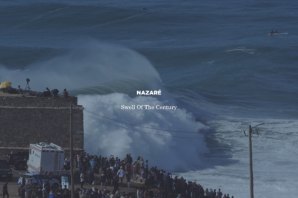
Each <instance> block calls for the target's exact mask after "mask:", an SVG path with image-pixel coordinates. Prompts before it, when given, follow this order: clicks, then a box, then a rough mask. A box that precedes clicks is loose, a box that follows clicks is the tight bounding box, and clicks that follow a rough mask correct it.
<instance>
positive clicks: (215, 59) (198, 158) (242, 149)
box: [0, 0, 298, 198]
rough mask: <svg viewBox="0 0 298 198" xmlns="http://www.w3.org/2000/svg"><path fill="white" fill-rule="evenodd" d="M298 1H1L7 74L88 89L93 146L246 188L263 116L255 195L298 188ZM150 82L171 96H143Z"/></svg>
mask: <svg viewBox="0 0 298 198" xmlns="http://www.w3.org/2000/svg"><path fill="white" fill-rule="evenodd" d="M297 9H298V2H297V1H292V0H285V1H277V0H272V1H256V0H251V1H244V0H238V1H235V0H226V1H197V0H187V1H178V0H171V1H169V0H159V1H157V0H150V1H148V0H147V1H145V0H140V1H128V0H101V1H95V0H85V1H79V0H72V1H70V0H59V1H58V0H57V1H54V0H47V1H42V0H32V1H26V2H25V1H20V0H10V1H1V2H0V29H1V31H0V81H4V80H10V81H12V83H13V86H15V87H17V85H21V87H24V86H25V79H26V78H30V79H31V81H30V86H31V88H32V89H34V90H40V91H42V90H45V88H46V87H49V88H51V89H54V88H58V89H60V90H62V89H64V88H67V89H68V90H69V91H70V92H71V93H72V94H74V95H77V96H78V98H79V103H80V104H82V105H84V107H85V111H84V119H85V148H86V150H87V151H88V152H90V153H93V154H102V155H111V154H112V155H117V156H124V155H125V154H126V153H132V155H133V156H134V157H137V156H138V155H142V156H144V158H146V159H149V164H150V165H158V166H159V167H161V168H164V169H166V170H169V171H172V172H174V173H175V174H176V175H179V176H183V177H185V178H187V179H188V180H191V181H196V182H198V183H200V184H202V185H203V186H204V188H216V189H218V188H221V189H222V191H223V192H225V193H229V194H230V195H234V197H238V198H244V197H249V172H248V165H249V162H248V139H247V137H246V136H245V135H244V131H246V133H247V130H248V126H249V125H252V126H255V125H258V124H261V123H263V124H262V125H260V126H259V127H258V128H257V130H258V132H259V135H255V136H254V137H253V158H254V175H255V197H262V198H280V197H287V198H294V197H296V196H297V194H298V188H297V184H298V169H297V167H298V158H297V155H298V149H297V144H298V131H297V128H298V121H297V117H298V108H297V107H298V86H297V85H298V66H297V63H298V51H297V49H298V46H297V43H298V23H297V21H298V20H297V19H298V12H297ZM271 31H277V32H278V34H275V35H273V36H270V34H269V33H270V32H271ZM142 89H150V90H151V89H153V90H154V89H161V90H162V96H154V97H148V96H146V97H140V96H138V97H137V96H136V95H135V91H136V90H142ZM122 104H125V105H126V104H127V105H129V104H139V105H142V104H150V105H156V104H159V105H177V106H178V109H177V110H176V111H144V110H138V111H123V110H121V109H120V106H121V105H122Z"/></svg>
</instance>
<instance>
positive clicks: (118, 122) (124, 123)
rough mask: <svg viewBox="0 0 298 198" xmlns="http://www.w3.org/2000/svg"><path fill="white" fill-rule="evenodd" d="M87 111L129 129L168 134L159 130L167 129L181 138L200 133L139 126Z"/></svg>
mask: <svg viewBox="0 0 298 198" xmlns="http://www.w3.org/2000/svg"><path fill="white" fill-rule="evenodd" d="M85 111H86V112H87V113H89V114H90V115H91V116H93V117H95V118H98V119H105V120H109V121H111V122H113V123H116V124H117V125H119V126H120V127H122V128H124V129H128V130H136V129H135V128H136V127H137V128H141V129H151V130H155V131H150V132H149V131H142V132H144V133H151V134H152V133H154V134H157V135H168V134H165V133H162V132H158V131H166V132H170V133H171V136H174V137H179V138H194V135H198V134H199V133H198V132H197V133H196V132H189V131H188V132H187V133H181V132H182V130H168V129H160V128H152V127H145V126H137V125H136V124H133V123H128V122H124V121H122V120H118V119H113V118H110V117H107V116H103V115H99V114H97V113H95V112H92V111H89V110H86V109H85ZM127 125H128V126H131V127H133V128H129V127H127ZM137 131H140V130H137ZM177 131H181V132H180V133H179V132H177ZM173 133H174V134H178V135H182V134H183V135H192V136H177V135H173Z"/></svg>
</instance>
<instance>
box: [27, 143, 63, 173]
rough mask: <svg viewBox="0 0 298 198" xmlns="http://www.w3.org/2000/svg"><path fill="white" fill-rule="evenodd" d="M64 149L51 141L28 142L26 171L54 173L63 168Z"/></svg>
mask: <svg viewBox="0 0 298 198" xmlns="http://www.w3.org/2000/svg"><path fill="white" fill-rule="evenodd" d="M63 165H64V150H63V149H62V148H61V147H60V146H58V145H56V144H53V143H50V144H48V143H44V142H40V143H37V144H30V149H29V159H28V161H27V166H28V172H30V173H35V174H51V173H53V174H56V173H59V172H60V171H62V170H63Z"/></svg>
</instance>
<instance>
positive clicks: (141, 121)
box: [79, 93, 206, 170]
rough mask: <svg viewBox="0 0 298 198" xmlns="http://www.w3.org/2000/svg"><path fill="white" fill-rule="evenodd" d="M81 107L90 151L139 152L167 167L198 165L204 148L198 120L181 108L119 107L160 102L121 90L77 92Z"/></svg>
mask: <svg viewBox="0 0 298 198" xmlns="http://www.w3.org/2000/svg"><path fill="white" fill-rule="evenodd" d="M79 103H80V104H82V105H83V106H84V107H85V113H84V123H85V148H86V150H87V151H88V152H90V153H94V154H102V155H110V154H114V155H117V156H120V157H124V156H125V154H127V153H131V154H132V155H133V156H134V157H136V156H138V155H142V156H144V157H145V158H147V159H148V160H149V162H150V164H151V165H158V166H160V167H162V168H166V169H167V170H190V169H195V168H197V167H199V166H200V163H201V162H200V159H199V158H200V156H201V155H202V154H203V153H204V152H206V147H205V143H204V137H203V135H202V134H200V133H199V132H200V130H202V129H206V126H204V125H203V124H202V123H199V122H196V121H195V119H194V117H193V116H192V115H191V114H190V113H188V112H186V111H185V110H184V109H183V108H179V109H177V110H175V111H172V110H168V111H166V110H160V111H158V110H153V111H149V110H121V108H120V106H121V105H122V104H125V105H132V104H135V105H138V104H149V105H162V104H163V102H161V101H159V100H157V99H156V98H153V97H141V96H139V97H136V98H131V97H129V96H127V95H125V94H120V93H114V94H109V95H102V96H100V95H94V96H86V95H85V96H79Z"/></svg>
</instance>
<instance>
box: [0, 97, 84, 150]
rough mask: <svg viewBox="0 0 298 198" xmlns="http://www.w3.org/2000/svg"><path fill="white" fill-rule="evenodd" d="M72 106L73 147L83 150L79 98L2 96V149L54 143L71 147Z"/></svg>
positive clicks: (0, 99)
mask: <svg viewBox="0 0 298 198" xmlns="http://www.w3.org/2000/svg"><path fill="white" fill-rule="evenodd" d="M70 104H72V114H71V115H72V133H73V140H74V148H76V149H83V147H84V132H83V108H82V106H79V105H77V99H76V98H74V97H70V98H62V97H60V98H54V97H49V98H46V97H22V96H18V95H17V96H15V95H11V96H0V149H1V150H2V153H3V150H16V149H23V148H28V147H29V144H30V143H37V142H53V143H55V144H57V145H59V146H62V147H63V148H65V149H68V148H69V140H70V137H69V134H70V132H69V131H70Z"/></svg>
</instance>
